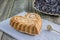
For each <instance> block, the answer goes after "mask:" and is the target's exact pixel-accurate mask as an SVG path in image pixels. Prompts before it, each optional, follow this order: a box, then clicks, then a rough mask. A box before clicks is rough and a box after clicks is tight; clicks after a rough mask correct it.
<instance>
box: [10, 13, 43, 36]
mask: <svg viewBox="0 0 60 40" xmlns="http://www.w3.org/2000/svg"><path fill="white" fill-rule="evenodd" d="M10 25H11V26H12V27H13V28H14V29H16V30H17V31H19V32H23V33H27V34H31V35H36V34H39V32H40V31H41V27H42V19H41V17H40V15H38V14H36V13H27V14H26V15H24V16H14V17H12V18H11V19H10Z"/></svg>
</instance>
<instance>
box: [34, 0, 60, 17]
mask: <svg viewBox="0 0 60 40" xmlns="http://www.w3.org/2000/svg"><path fill="white" fill-rule="evenodd" d="M33 6H34V8H35V9H36V10H37V11H39V12H42V13H44V14H49V15H55V16H60V0H34V5H33Z"/></svg>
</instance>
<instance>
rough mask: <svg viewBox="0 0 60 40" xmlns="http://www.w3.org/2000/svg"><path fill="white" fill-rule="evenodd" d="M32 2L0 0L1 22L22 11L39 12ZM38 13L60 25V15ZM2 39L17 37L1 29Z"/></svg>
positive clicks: (10, 39) (0, 37) (29, 0)
mask: <svg viewBox="0 0 60 40" xmlns="http://www.w3.org/2000/svg"><path fill="white" fill-rule="evenodd" d="M32 3H33V0H0V22H1V21H3V20H5V19H7V18H10V17H12V16H13V15H16V14H18V13H20V12H22V11H27V12H37V11H36V10H35V9H34V8H33V7H32ZM38 13H39V14H40V15H41V17H42V18H43V19H46V20H49V21H52V22H54V23H56V24H59V25H60V17H57V16H50V15H46V14H41V13H40V12H38ZM0 40H16V39H15V38H13V37H11V36H10V35H8V34H6V33H4V32H3V31H2V30H0Z"/></svg>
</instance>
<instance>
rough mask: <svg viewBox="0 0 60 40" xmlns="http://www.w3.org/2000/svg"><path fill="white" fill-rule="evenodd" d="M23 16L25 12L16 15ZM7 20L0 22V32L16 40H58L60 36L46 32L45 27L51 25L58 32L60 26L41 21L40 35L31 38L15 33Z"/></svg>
mask: <svg viewBox="0 0 60 40" xmlns="http://www.w3.org/2000/svg"><path fill="white" fill-rule="evenodd" d="M25 14H26V12H22V13H20V14H18V15H21V16H22V15H25ZM9 20H10V19H7V20H4V21H2V22H0V30H2V31H3V32H5V33H7V34H9V35H11V36H12V37H14V38H15V39H17V40H60V35H59V34H57V33H56V32H49V31H46V27H47V25H51V26H52V27H53V28H54V29H56V30H58V31H60V28H59V27H60V25H57V24H55V23H52V22H50V21H47V20H44V19H43V25H42V30H41V33H40V34H38V35H36V36H31V35H27V34H23V33H21V32H18V31H16V30H15V29H13V28H12V27H11V26H10V24H9Z"/></svg>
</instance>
